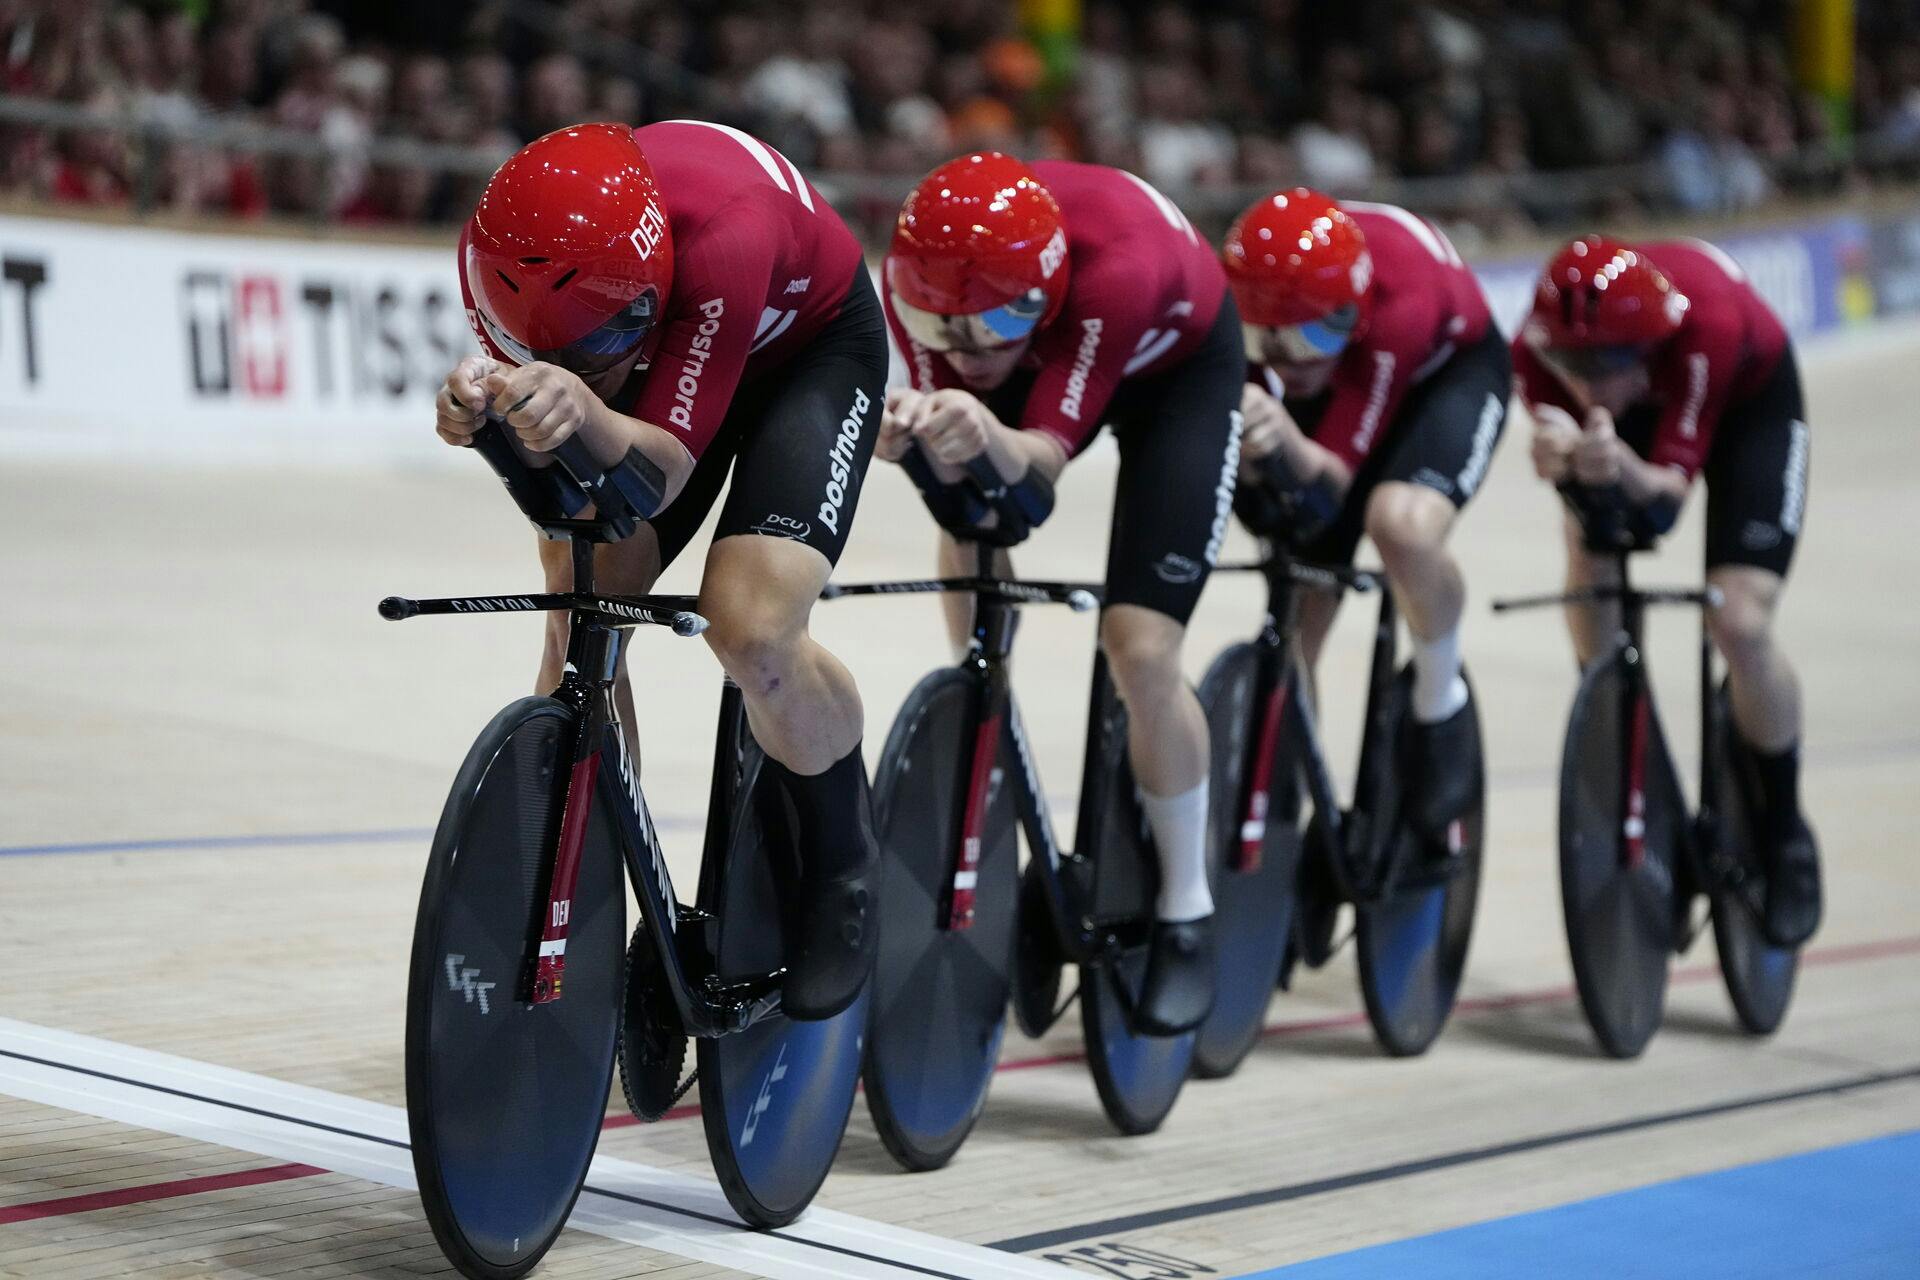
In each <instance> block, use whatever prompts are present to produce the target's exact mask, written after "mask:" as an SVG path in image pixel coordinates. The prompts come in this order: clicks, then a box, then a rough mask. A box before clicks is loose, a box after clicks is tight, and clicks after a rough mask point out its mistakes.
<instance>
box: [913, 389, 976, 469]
mask: <svg viewBox="0 0 1920 1280" xmlns="http://www.w3.org/2000/svg"><path fill="white" fill-rule="evenodd" d="M993 420H994V419H993V415H992V414H991V413H989V412H988V411H987V406H985V405H984V404H981V403H980V400H979V398H978V397H977V396H975V395H974V394H973V393H972V392H970V391H961V390H959V389H958V388H949V389H946V390H942V391H932V392H928V393H927V396H926V398H925V399H924V400H922V401H921V403H920V406H919V413H918V414H917V416H916V417H915V419H914V422H913V428H912V429H913V438H914V440H915V441H916V442H917V443H918V444H919V445H920V447H921V448H923V449H925V450H926V451H927V452H928V453H930V454H932V455H933V457H934V460H935V461H938V462H944V463H946V464H947V465H948V466H953V467H958V466H964V465H966V464H967V463H969V462H971V461H973V460H974V459H975V458H977V457H979V456H980V455H981V454H983V453H985V452H986V451H987V438H988V434H989V432H990V431H991V430H992V423H993Z"/></svg>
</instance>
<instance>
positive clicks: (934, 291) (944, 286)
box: [886, 151, 1068, 336]
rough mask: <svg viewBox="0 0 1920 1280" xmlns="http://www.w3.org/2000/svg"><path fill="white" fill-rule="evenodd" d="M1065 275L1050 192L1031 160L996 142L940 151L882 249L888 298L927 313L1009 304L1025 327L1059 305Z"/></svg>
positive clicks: (1061, 231) (1063, 245) (1062, 239)
mask: <svg viewBox="0 0 1920 1280" xmlns="http://www.w3.org/2000/svg"><path fill="white" fill-rule="evenodd" d="M1067 275H1068V264H1067V237H1066V229H1065V227H1064V225H1063V222H1062V219H1061V216H1060V205H1059V202H1058V201H1056V200H1055V199H1054V198H1053V193H1052V192H1051V191H1049V190H1047V188H1046V184H1045V183H1043V182H1041V181H1040V179H1039V177H1038V176H1037V175H1035V173H1034V172H1033V170H1032V169H1029V168H1028V167H1027V166H1026V165H1025V164H1023V163H1021V162H1020V161H1018V160H1016V159H1014V158H1013V157H1012V156H1009V155H1005V154H1003V153H1001V152H998V151H982V152H975V153H973V154H970V155H965V156H961V157H960V158H959V159H956V160H949V161H948V162H947V163H945V164H943V165H941V166H940V167H939V168H937V169H935V170H934V171H933V172H932V173H930V174H928V175H927V176H926V177H925V178H923V179H921V181H920V185H918V186H917V187H915V188H914V189H913V192H912V194H910V195H908V197H907V200H906V203H905V204H904V205H902V206H901V207H900V218H899V221H898V222H896V223H895V224H894V229H893V243H892V245H891V246H890V247H889V248H888V250H887V264H886V279H887V288H888V289H889V290H891V291H892V293H893V295H894V298H895V299H896V301H897V302H900V303H905V304H906V306H908V307H911V308H913V309H915V310H917V311H920V312H925V313H929V314H931V315H934V316H971V315H979V314H981V313H983V312H988V311H994V310H996V309H998V308H1006V307H1008V306H1009V304H1013V306H1014V308H1015V310H1017V311H1020V312H1026V311H1029V310H1030V311H1031V312H1032V320H1031V322H1030V323H1028V324H1027V325H1026V327H1027V329H1028V330H1029V331H1031V330H1032V329H1034V328H1038V327H1039V326H1040V325H1044V324H1046V323H1047V322H1048V321H1050V320H1052V319H1053V317H1054V316H1056V315H1058V314H1059V311H1060V307H1061V305H1062V304H1063V303H1064V302H1065V301H1066V296H1067ZM1023 304H1024V305H1023ZM1015 318H1017V317H1015ZM1002 336H1005V335H1002ZM1015 336H1017V335H1015Z"/></svg>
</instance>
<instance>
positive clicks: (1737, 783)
mask: <svg viewBox="0 0 1920 1280" xmlns="http://www.w3.org/2000/svg"><path fill="white" fill-rule="evenodd" d="M1713 733H1714V734H1715V746H1714V751H1713V757H1714V759H1715V761H1716V762H1717V763H1718V766H1719V778H1718V779H1717V780H1716V785H1715V794H1716V796H1717V811H1716V813H1715V822H1716V825H1715V828H1714V831H1713V834H1712V840H1713V847H1714V850H1715V853H1716V858H1717V861H1718V862H1719V863H1720V864H1721V865H1722V866H1723V867H1725V868H1727V869H1728V871H1730V872H1731V873H1732V874H1733V880H1732V883H1728V884H1724V885H1722V884H1715V885H1714V886H1713V888H1712V890H1711V892H1710V898H1711V901H1712V903H1713V945H1714V949H1715V950H1716V951H1718V952H1719V953H1720V976H1721V977H1722V978H1724V979H1725V980H1726V984H1727V994H1728V995H1729V996H1730V997H1732V999H1733V1010H1734V1013H1735V1015H1736V1016H1737V1017H1738V1018H1739V1019H1740V1025H1741V1026H1743V1027H1745V1028H1746V1029H1747V1030H1748V1031H1750V1032H1752V1033H1753V1034H1754V1035H1757V1036H1765V1035H1772V1034H1773V1033H1774V1031H1776V1030H1778V1029H1779V1026H1780V1022H1781V1020H1782V1019H1784V1018H1785V1017H1786V1016H1787V1005H1788V1004H1789V1003H1791V1002H1792V1000H1793V983H1794V979H1795V977H1796V976H1797V975H1798V973H1799V969H1800V953H1799V952H1798V951H1796V950H1795V949H1793V948H1792V947H1776V946H1774V945H1773V944H1772V943H1770V942H1768V941H1767V938H1766V935H1765V934H1764V933H1762V932H1761V929H1760V919H1759V914H1758V913H1759V908H1760V903H1761V901H1762V886H1763V885H1764V883H1765V880H1764V873H1763V872H1762V870H1761V867H1760V853H1759V845H1758V843H1757V842H1756V841H1755V838H1754V820H1753V816H1754V813H1755V812H1756V810H1757V808H1758V799H1759V785H1758V781H1757V780H1756V779H1755V778H1754V777H1753V776H1752V774H1751V773H1750V771H1749V769H1748V768H1747V767H1746V766H1747V765H1748V764H1749V757H1748V755H1747V752H1746V749H1745V748H1744V747H1743V746H1742V745H1741V744H1740V743H1739V741H1738V735H1737V734H1735V733H1734V731H1733V712H1732V709H1731V707H1730V706H1729V705H1728V702H1727V689H1726V686H1725V685H1724V684H1722V685H1721V687H1720V691H1719V696H1718V697H1717V698H1716V699H1715V700H1714V713H1713Z"/></svg>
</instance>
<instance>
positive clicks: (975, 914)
mask: <svg viewBox="0 0 1920 1280" xmlns="http://www.w3.org/2000/svg"><path fill="white" fill-rule="evenodd" d="M979 695H980V687H979V684H978V682H977V681H976V680H974V679H973V678H972V677H971V676H969V675H968V674H967V673H966V672H964V671H959V670H952V669H949V670H944V671H936V672H934V673H932V674H931V675H929V676H927V678H926V679H924V680H922V681H921V682H920V683H919V685H918V686H916V687H915V689H914V690H913V692H912V693H911V694H910V695H908V697H907V701H906V703H905V705H903V706H902V707H901V708H900V714H899V716H897V717H896V718H895V719H894V722H893V731H892V732H891V733H890V734H889V735H888V736H887V746H886V751H885V752H884V754H883V755H882V756H881V758H880V769H879V774H878V776H877V778H876V779H875V782H874V792H873V795H874V822H875V827H876V829H877V831H878V833H879V837H880V849H881V858H882V859H883V860H884V863H885V865H886V869H887V872H886V875H885V877H884V878H883V879H882V880H881V885H880V909H879V920H880V937H879V953H878V955H877V956H876V957H875V960H874V973H873V994H872V999H873V1017H872V1021H871V1022H870V1023H869V1024H868V1030H867V1051H866V1064H865V1067H864V1070H863V1078H864V1079H865V1081H866V1091H867V1108H868V1110H869V1111H871V1112H872V1114H873V1123H874V1127H875V1128H876V1129H878V1130H879V1133H880V1140H881V1142H883V1143H884V1144H885V1145H886V1148H887V1150H888V1151H890V1152H892V1153H893V1157H894V1159H896V1160H898V1161H899V1162H900V1163H901V1164H902V1165H904V1166H905V1167H906V1168H908V1169H915V1170H920V1169H937V1168H939V1167H940V1166H941V1165H944V1164H945V1163H947V1161H949V1160H951V1159H952V1158H953V1153H954V1152H956V1151H958V1150H959V1149H960V1144H961V1143H962V1142H964V1141H966V1137H967V1134H968V1132H969V1131H971V1130H972V1128H973V1123H974V1121H975V1120H976V1119H977V1118H978V1117H979V1115H980V1111H981V1108H982V1107H984V1106H985V1105H986V1101H987V1087H988V1085H989V1084H990V1083H991V1082H992V1080H993V1068H994V1063H995V1062H996V1061H997V1060H998V1058H999V1054H1000V1038H1001V1035H1002V1033H1003V1032H1004V1031H1005V1030H1006V1024H1007V994H1008V990H1009V987H1010V982H1009V976H1008V970H1009V966H1010V965H1011V963H1012V959H1013V938H1014V928H1015V921H1016V918H1017V915H1018V901H1017V899H1018V896H1019V891H1020V889H1019V886H1020V877H1019V847H1018V837H1017V834H1016V833H1017V831H1018V815H1017V813H1016V811H1015V808H1014V803H1013V788H1012V787H1011V786H1010V785H1008V783H1009V782H1010V780H1011V779H1012V778H1013V776H1014V775H1013V772H1012V769H1011V768H1010V767H1009V765H1010V764H1011V761H1010V759H1009V758H1004V757H1006V756H1007V755H1008V753H1006V752H1005V751H1004V749H1003V748H1004V744H1005V742H1006V741H1007V738H1006V735H1005V734H1003V733H1001V732H1000V731H999V726H998V724H997V722H996V723H991V724H987V725H984V726H982V725H978V724H976V723H975V717H976V702H977V700H978V698H979ZM981 733H989V734H991V735H992V736H991V737H990V738H988V739H987V740H986V741H985V744H984V746H985V749H986V750H987V751H989V752H991V753H993V754H992V755H991V756H990V757H989V759H988V760H987V762H986V764H985V766H984V767H986V768H987V769H989V770H990V772H989V774H988V775H987V778H986V786H987V791H986V808H985V810H984V812H983V815H982V822H981V826H980V857H979V864H978V866H977V868H976V869H975V880H974V884H973V894H974V897H973V910H972V914H971V916H969V917H965V918H960V919H950V917H951V915H952V902H953V895H954V887H955V886H954V874H955V870H956V863H957V860H958V856H959V852H960V843H961V840H962V838H963V822H964V819H965V814H966V808H967V804H968V791H969V786H970V783H971V780H972V779H971V772H972V768H971V767H972V763H973V754H974V751H975V750H976V747H977V746H978V745H979V743H978V736H979V735H980V734H981Z"/></svg>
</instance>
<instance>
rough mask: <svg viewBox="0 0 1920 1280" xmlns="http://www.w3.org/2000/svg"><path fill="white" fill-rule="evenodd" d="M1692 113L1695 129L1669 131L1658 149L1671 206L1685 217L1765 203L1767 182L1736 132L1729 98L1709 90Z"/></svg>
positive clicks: (1769, 186)
mask: <svg viewBox="0 0 1920 1280" xmlns="http://www.w3.org/2000/svg"><path fill="white" fill-rule="evenodd" d="M1691 114H1692V117H1693V118H1694V119H1697V120H1698V121H1699V123H1698V125H1683V126H1681V127H1679V128H1676V129H1674V130H1673V131H1672V132H1670V133H1669V134H1668V135H1667V138H1666V140H1665V141H1664V142H1663V143H1661V146H1660V164H1661V168H1662V169H1663V170H1664V171H1665V173H1666V180H1667V185H1668V189H1669V190H1670V192H1671V193H1672V196H1673V200H1674V203H1676V204H1677V205H1678V206H1679V207H1680V208H1681V209H1683V210H1685V211H1686V212H1688V213H1727V212H1731V211H1734V210H1738V209H1750V208H1752V207H1753V206H1754V205H1757V204H1759V203H1760V202H1761V201H1762V200H1765V199H1766V198H1767V196H1768V195H1769V194H1771V191H1772V184H1771V182H1769V181H1768V178H1767V175H1766V171H1765V170H1764V169H1762V168H1761V167H1760V162H1759V161H1758V160H1757V159H1755V158H1754V155H1753V152H1752V150H1751V149H1749V148H1748V146H1747V144H1746V143H1744V142H1742V141H1741V140H1740V135H1739V133H1738V132H1737V131H1736V128H1735V121H1736V116H1735V111H1734V102H1733V95H1732V94H1731V93H1730V92H1729V91H1727V90H1725V89H1709V90H1707V91H1706V92H1705V93H1703V94H1701V95H1700V96H1699V98H1698V99H1697V100H1696V102H1695V109H1694V111H1693V112H1692V113H1691Z"/></svg>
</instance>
